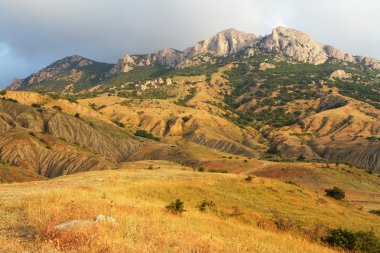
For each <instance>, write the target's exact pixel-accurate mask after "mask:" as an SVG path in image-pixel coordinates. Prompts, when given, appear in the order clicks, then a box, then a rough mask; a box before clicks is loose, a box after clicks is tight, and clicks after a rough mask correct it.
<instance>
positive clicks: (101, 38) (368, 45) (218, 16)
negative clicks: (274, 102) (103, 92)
mask: <svg viewBox="0 0 380 253" xmlns="http://www.w3.org/2000/svg"><path fill="white" fill-rule="evenodd" d="M379 9H380V1H378V0H314V1H313V0H309V1H305V0H288V1H285V0H282V1H281V0H272V1H271V0H265V1H264V0H0V85H7V84H9V83H10V82H11V79H12V78H13V77H25V76H26V75H28V74H30V73H31V72H35V71H37V70H38V69H40V68H41V67H44V66H46V65H48V64H49V63H51V62H53V61H55V60H57V59H59V58H62V57H65V56H68V55H73V54H79V55H82V56H85V57H88V58H91V59H94V60H99V61H105V62H116V60H117V59H118V58H120V57H121V56H122V55H123V54H125V53H130V54H138V53H147V52H154V51H156V50H159V49H162V48H165V47H172V48H177V49H184V48H186V47H189V46H191V45H193V44H194V43H195V42H196V41H198V40H201V39H203V38H205V37H206V36H209V35H212V34H214V33H216V32H218V31H220V30H223V29H226V28H230V27H234V28H237V29H240V30H243V31H246V32H251V33H255V34H267V33H270V31H271V29H272V28H273V27H274V26H277V25H286V26H289V27H294V28H297V29H300V30H303V31H305V32H307V33H309V34H311V35H312V36H313V37H315V38H316V39H318V40H319V41H321V42H323V43H327V44H332V45H334V46H336V47H338V48H341V49H343V50H345V51H347V52H350V53H353V54H360V55H368V56H374V57H377V58H380V47H379V46H378V45H380V34H379V33H378V32H377V31H378V24H380V16H379V15H378V14H377V13H376V12H377V11H378V10H379Z"/></svg>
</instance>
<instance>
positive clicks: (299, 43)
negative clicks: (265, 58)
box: [259, 27, 328, 65]
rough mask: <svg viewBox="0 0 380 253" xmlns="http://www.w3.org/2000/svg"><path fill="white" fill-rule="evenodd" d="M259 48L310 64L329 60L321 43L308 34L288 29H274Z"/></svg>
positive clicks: (261, 42)
mask: <svg viewBox="0 0 380 253" xmlns="http://www.w3.org/2000/svg"><path fill="white" fill-rule="evenodd" d="M259 47H260V48H263V49H264V50H266V51H270V52H273V51H277V52H281V53H283V54H285V55H287V56H289V57H291V58H293V59H294V60H297V61H300V62H305V63H310V64H316V65H318V64H322V63H324V62H325V61H326V60H327V59H328V55H327V53H326V52H325V51H324V46H323V45H322V44H321V43H319V42H318V41H316V40H314V39H313V38H311V37H310V36H309V35H307V34H306V33H303V32H300V31H297V30H295V29H290V28H286V27H277V28H275V29H273V32H272V34H270V35H268V36H266V37H264V38H263V39H262V40H261V41H260V42H259Z"/></svg>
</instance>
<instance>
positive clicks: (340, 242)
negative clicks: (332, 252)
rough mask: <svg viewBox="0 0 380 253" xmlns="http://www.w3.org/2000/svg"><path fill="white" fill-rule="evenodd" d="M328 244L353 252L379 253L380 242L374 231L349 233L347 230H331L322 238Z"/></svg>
mask: <svg viewBox="0 0 380 253" xmlns="http://www.w3.org/2000/svg"><path fill="white" fill-rule="evenodd" d="M322 241H323V242H325V243H326V244H328V245H330V246H333V247H338V248H342V249H344V250H348V251H351V252H363V253H379V252H380V240H379V238H377V237H376V236H375V234H374V233H373V231H357V232H353V231H349V230H345V229H341V228H338V229H331V230H330V231H329V232H328V234H327V235H326V236H325V237H323V238H322Z"/></svg>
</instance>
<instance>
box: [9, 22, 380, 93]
mask: <svg viewBox="0 0 380 253" xmlns="http://www.w3.org/2000/svg"><path fill="white" fill-rule="evenodd" d="M248 48H249V50H250V52H251V53H253V52H255V51H256V52H257V51H263V52H268V53H280V54H281V55H285V56H288V57H290V58H291V59H292V60H294V61H297V62H303V63H309V64H314V65H318V64H323V63H325V62H327V61H328V60H331V59H333V60H338V61H342V62H346V63H355V64H361V65H363V66H366V67H370V68H371V69H374V70H380V62H379V61H378V60H376V59H374V58H370V57H363V56H353V55H350V54H348V53H345V52H343V51H341V50H339V49H336V48H334V47H332V46H329V45H323V44H322V43H319V42H318V41H316V40H315V39H313V38H312V37H311V36H309V35H308V34H306V33H304V32H301V31H298V30H295V29H291V28H286V27H277V28H275V29H273V31H272V33H271V34H269V35H267V36H264V37H262V36H256V35H253V34H249V33H245V32H241V31H238V30H236V29H227V30H224V31H222V32H219V33H217V34H216V35H214V36H211V37H208V38H206V39H205V40H203V41H200V42H198V43H196V45H195V46H193V47H190V48H187V49H186V50H184V51H178V50H175V49H171V48H166V49H163V50H160V51H158V52H156V53H153V54H146V55H128V54H127V55H125V56H123V57H122V58H121V59H120V60H119V61H118V62H117V63H116V64H115V65H112V64H106V63H99V62H95V61H92V60H89V59H86V58H83V57H81V56H77V55H75V56H71V57H66V58H64V59H62V60H59V61H57V62H55V63H53V64H51V65H49V66H48V67H46V68H44V69H42V70H40V71H39V72H38V73H36V74H32V75H30V76H29V77H27V78H25V79H15V80H14V81H13V83H12V84H11V85H10V86H9V87H8V88H7V89H9V90H37V91H38V90H40V91H65V92H72V91H80V90H83V89H86V88H88V87H90V86H95V85H96V84H97V83H100V82H102V81H105V80H107V78H109V77H113V76H116V75H119V74H121V73H126V72H129V71H131V70H133V69H136V68H139V67H144V66H155V65H159V66H160V67H162V68H164V69H182V68H186V67H191V66H197V65H202V64H215V62H216V60H215V57H217V58H218V57H219V58H220V57H227V56H229V55H234V54H237V53H240V52H242V51H244V50H246V49H248ZM53 83H54V85H53ZM47 86H48V87H49V89H47V88H46V87H47ZM52 86H54V87H52ZM65 89H66V90H65Z"/></svg>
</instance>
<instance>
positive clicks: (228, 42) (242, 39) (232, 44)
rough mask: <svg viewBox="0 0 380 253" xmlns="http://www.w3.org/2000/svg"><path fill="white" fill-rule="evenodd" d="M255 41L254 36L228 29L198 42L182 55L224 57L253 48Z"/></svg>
mask: <svg viewBox="0 0 380 253" xmlns="http://www.w3.org/2000/svg"><path fill="white" fill-rule="evenodd" d="M257 39H258V37H257V36H256V35H254V34H249V33H245V32H241V31H238V30H236V29H233V28H230V29H227V30H224V31H221V32H219V33H217V34H216V35H214V36H211V37H208V38H206V39H205V40H203V41H200V42H198V43H197V44H196V45H195V46H194V47H191V48H188V49H186V50H185V52H184V54H185V56H186V57H192V56H195V55H198V54H203V53H210V54H212V55H215V56H225V55H228V54H233V53H237V52H239V51H240V50H243V49H245V48H247V47H249V46H253V45H254V44H255V42H256V40H257Z"/></svg>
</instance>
